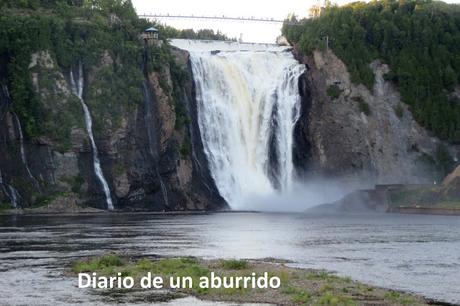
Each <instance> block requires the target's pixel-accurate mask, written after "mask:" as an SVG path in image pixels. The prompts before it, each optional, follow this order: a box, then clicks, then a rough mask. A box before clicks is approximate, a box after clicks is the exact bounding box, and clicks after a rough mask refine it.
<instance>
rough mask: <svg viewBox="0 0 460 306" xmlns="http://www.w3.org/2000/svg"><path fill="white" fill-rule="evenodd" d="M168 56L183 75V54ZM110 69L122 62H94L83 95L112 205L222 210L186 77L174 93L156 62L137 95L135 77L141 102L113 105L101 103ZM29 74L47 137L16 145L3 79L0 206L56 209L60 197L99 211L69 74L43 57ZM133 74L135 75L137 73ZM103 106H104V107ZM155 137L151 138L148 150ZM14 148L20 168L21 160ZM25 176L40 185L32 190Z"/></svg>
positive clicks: (98, 191)
mask: <svg viewBox="0 0 460 306" xmlns="http://www.w3.org/2000/svg"><path fill="white" fill-rule="evenodd" d="M175 56H176V57H177V61H178V62H180V63H179V65H181V69H184V70H187V69H188V67H187V64H188V62H187V60H188V55H187V54H186V53H185V52H181V51H178V50H175ZM149 60H150V59H148V58H147V61H149ZM116 65H122V63H121V64H120V63H117V59H116V58H114V57H113V56H112V55H111V54H110V53H109V52H108V51H106V52H103V54H102V56H101V58H100V60H99V61H98V63H97V64H95V65H92V66H85V67H84V78H85V88H84V98H85V102H86V103H87V104H88V107H89V108H90V111H91V115H92V117H93V122H94V126H93V130H94V134H95V135H94V136H95V141H96V144H97V147H98V151H99V158H100V160H101V168H102V171H103V173H104V176H105V178H106V180H107V181H108V185H109V188H110V191H111V194H112V198H113V201H114V206H115V208H116V209H129V210H132V209H147V210H160V211H165V210H166V211H168V210H216V209H222V208H226V207H227V205H226V203H225V201H224V200H223V199H222V198H221V197H220V196H219V194H218V192H217V189H216V187H215V185H214V182H213V180H212V179H211V176H210V174H209V170H208V168H207V164H206V159H205V158H204V153H203V151H202V144H201V141H200V138H199V131H198V130H197V129H198V126H197V124H196V105H195V104H194V92H193V82H192V79H191V78H189V79H188V80H187V81H185V86H184V88H176V89H174V86H177V84H175V83H174V82H173V80H172V76H171V73H170V66H169V63H168V62H165V63H161V65H162V66H161V70H160V72H159V71H156V70H149V69H147V70H146V73H147V74H146V77H145V82H144V84H145V87H144V88H142V87H143V85H142V82H141V80H140V81H139V83H138V86H139V88H138V89H137V90H138V91H139V92H142V90H144V94H145V95H144V97H143V98H142V99H141V100H143V101H144V103H138V104H134V105H132V104H130V103H128V102H129V101H122V103H115V101H111V100H110V99H105V100H104V99H101V98H100V97H104V95H107V93H110V91H111V88H107V87H106V84H105V83H103V81H101V80H103V79H104V77H105V75H107V73H108V71H112V70H113V69H115V66H116ZM28 69H29V73H30V78H31V82H32V84H33V88H34V91H35V94H36V97H37V101H38V103H40V105H41V107H42V109H43V110H45V112H46V114H44V116H45V115H46V117H43V120H49V122H50V124H49V125H50V130H49V132H47V131H45V132H44V133H43V135H42V136H40V137H37V138H34V139H30V138H28V137H26V138H24V139H23V140H20V135H19V126H18V124H17V123H15V120H14V116H16V114H15V113H14V112H13V109H14V107H13V106H14V101H13V100H12V99H11V97H10V95H9V92H8V87H7V85H6V84H7V82H6V81H5V80H2V81H1V83H2V90H1V92H0V118H1V120H0V202H2V203H11V204H12V205H13V206H17V207H31V206H37V205H43V204H49V203H53V205H54V206H56V205H58V206H62V205H65V203H64V202H65V201H67V202H69V201H68V200H65V201H64V200H63V199H72V201H71V202H72V203H71V204H72V205H84V206H92V207H96V208H103V209H105V208H106V203H105V196H104V192H103V190H102V188H101V186H100V182H99V181H98V179H97V178H96V177H95V174H94V169H93V162H92V154H91V146H90V145H89V139H88V135H87V133H86V131H85V128H84V121H83V111H82V109H81V105H80V104H79V102H78V100H77V98H76V97H75V96H74V95H73V94H72V90H71V88H70V79H69V70H68V69H65V68H62V67H59V66H58V65H57V63H56V61H55V60H54V59H53V57H52V56H51V55H50V53H49V52H47V51H46V50H44V51H40V52H37V53H34V54H33V55H32V56H31V61H30V65H29V67H28ZM133 69H139V67H134V68H133ZM0 71H1V70H0ZM138 74H139V75H142V71H139V73H138ZM0 79H1V76H0ZM110 86H117V85H116V84H113V85H110ZM173 90H178V91H179V92H180V93H181V96H180V97H179V99H178V100H175V99H174V98H173V95H172V92H173ZM100 100H103V101H104V103H105V104H104V105H101V104H100V102H98V101H100ZM98 103H99V104H98ZM178 105H179V106H180V107H181V108H182V109H184V110H185V112H184V111H183V113H182V114H181V116H182V117H183V118H186V119H187V120H185V119H183V118H182V119H183V121H184V124H182V126H178V125H177V124H176V123H177V116H178V115H177V110H176V107H177V106H178ZM147 109H150V110H152V112H151V114H150V115H151V116H150V117H146V114H147V111H148V110H147ZM20 119H21V120H25V119H26V118H20ZM149 129H150V130H149ZM149 133H150V134H151V135H150V136H149ZM152 135H153V138H155V139H156V140H157V141H154V142H153V143H152V142H151V136H152ZM197 135H198V137H197ZM21 141H23V146H24V147H23V150H24V154H25V155H26V157H27V165H25V164H24V160H23V159H21V150H22V148H21V143H20V142H21ZM152 146H153V147H152ZM152 152H154V153H153V154H152ZM27 169H29V170H30V172H31V175H33V177H34V178H36V179H37V181H38V185H37V186H36V185H34V182H33V181H32V179H31V178H30V175H29V174H28V173H27V171H29V170H27ZM13 202H14V203H13ZM56 202H62V203H61V204H62V205H59V203H56ZM69 205H70V204H69Z"/></svg>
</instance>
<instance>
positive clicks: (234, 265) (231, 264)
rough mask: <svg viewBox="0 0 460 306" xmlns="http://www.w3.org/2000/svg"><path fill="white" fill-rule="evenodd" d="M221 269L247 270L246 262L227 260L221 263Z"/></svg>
mask: <svg viewBox="0 0 460 306" xmlns="http://www.w3.org/2000/svg"><path fill="white" fill-rule="evenodd" d="M222 268H224V269H227V270H244V269H247V268H248V262H247V261H246V260H237V259H229V260H223V261H222Z"/></svg>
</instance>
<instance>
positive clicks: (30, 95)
mask: <svg viewBox="0 0 460 306" xmlns="http://www.w3.org/2000/svg"><path fill="white" fill-rule="evenodd" d="M0 7H2V10H1V12H0V59H2V63H4V65H5V67H3V68H4V69H3V68H2V70H3V71H5V74H6V75H3V77H5V82H6V83H7V84H8V86H9V88H10V93H11V96H12V100H13V102H14V103H13V109H14V111H15V112H16V113H17V114H18V116H19V117H20V120H21V122H22V123H23V125H24V131H25V134H26V137H29V138H37V137H39V136H42V135H46V136H48V137H51V138H52V139H53V140H56V141H57V142H58V143H59V144H60V145H61V146H62V147H63V149H65V148H66V147H68V146H69V143H68V142H67V143H65V141H66V140H67V141H68V140H69V138H70V137H69V135H70V129H71V127H72V126H75V125H78V121H79V120H80V119H81V118H82V117H81V111H80V113H78V112H77V114H78V116H77V117H75V116H73V114H72V113H73V112H72V111H71V110H66V111H65V112H63V113H61V114H60V116H53V115H52V114H50V109H47V108H46V107H45V106H44V105H45V104H46V103H41V102H43V101H41V99H43V98H42V97H41V96H39V95H37V94H36V92H35V90H34V88H33V85H32V80H31V77H30V70H29V69H28V66H29V63H30V61H31V55H32V54H33V53H35V52H38V51H42V50H47V51H48V52H49V53H50V55H51V58H52V59H53V60H54V61H55V62H56V63H57V64H58V65H59V68H61V70H64V71H65V70H68V69H69V68H71V67H72V66H75V65H76V64H77V63H78V62H79V61H81V62H82V63H83V66H84V67H94V66H97V65H98V64H99V63H100V60H101V58H102V55H104V54H105V52H108V53H109V55H110V56H111V58H112V59H113V60H114V61H115V62H114V64H113V65H110V68H107V67H105V68H103V69H102V70H101V71H98V76H97V80H96V83H97V84H96V85H97V86H106V85H108V84H110V87H109V88H110V89H107V88H105V87H104V90H102V92H98V93H95V92H90V93H89V97H88V98H89V99H88V100H89V104H91V105H90V106H91V107H90V108H91V109H92V108H93V107H94V109H95V112H96V113H97V115H101V116H95V117H96V118H103V117H104V116H105V117H107V115H108V114H106V113H104V112H107V111H110V112H111V113H110V116H111V117H113V118H112V119H113V120H112V121H115V122H112V123H114V124H115V123H117V122H116V121H117V116H118V115H119V114H120V112H121V111H122V110H123V111H126V110H129V109H130V108H129V107H130V106H132V105H134V104H136V103H138V102H139V101H140V99H141V96H142V95H141V89H140V85H139V80H140V78H141V77H142V73H141V72H139V68H138V67H140V64H141V62H142V44H140V43H139V39H138V35H139V33H140V32H141V31H142V30H143V29H145V27H146V25H148V22H147V21H145V20H140V19H138V17H137V15H136V13H135V11H134V8H133V7H132V5H131V2H130V1H122V0H95V1H91V2H89V1H65V0H21V1H10V0H7V1H2V2H1V3H0ZM50 77H52V76H50ZM52 80H53V78H51V81H52ZM40 81H41V82H44V83H43V84H40V85H44V87H45V88H46V89H48V90H50V89H52V88H51V87H52V86H53V84H52V83H50V82H48V81H47V80H46V78H44V79H43V80H40ZM2 82H3V80H2ZM51 92H52V91H51ZM54 104H56V105H57V104H58V103H54ZM107 104H108V105H107ZM77 105H78V104H77ZM95 125H96V128H101V126H102V122H100V121H97V120H96V122H95Z"/></svg>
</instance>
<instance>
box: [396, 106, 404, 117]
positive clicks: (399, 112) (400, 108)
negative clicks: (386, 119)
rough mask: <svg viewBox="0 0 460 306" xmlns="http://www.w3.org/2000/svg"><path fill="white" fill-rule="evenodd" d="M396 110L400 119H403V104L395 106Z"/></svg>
mask: <svg viewBox="0 0 460 306" xmlns="http://www.w3.org/2000/svg"><path fill="white" fill-rule="evenodd" d="M394 111H395V114H396V116H397V117H398V118H399V119H402V117H404V108H403V106H402V105H401V104H399V103H398V105H396V106H395V107H394Z"/></svg>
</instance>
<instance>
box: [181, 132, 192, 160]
mask: <svg viewBox="0 0 460 306" xmlns="http://www.w3.org/2000/svg"><path fill="white" fill-rule="evenodd" d="M191 153H192V143H191V142H190V138H189V136H188V134H186V135H185V137H184V140H183V141H182V145H181V146H180V155H181V156H182V157H183V158H185V157H188V156H190V154H191Z"/></svg>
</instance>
